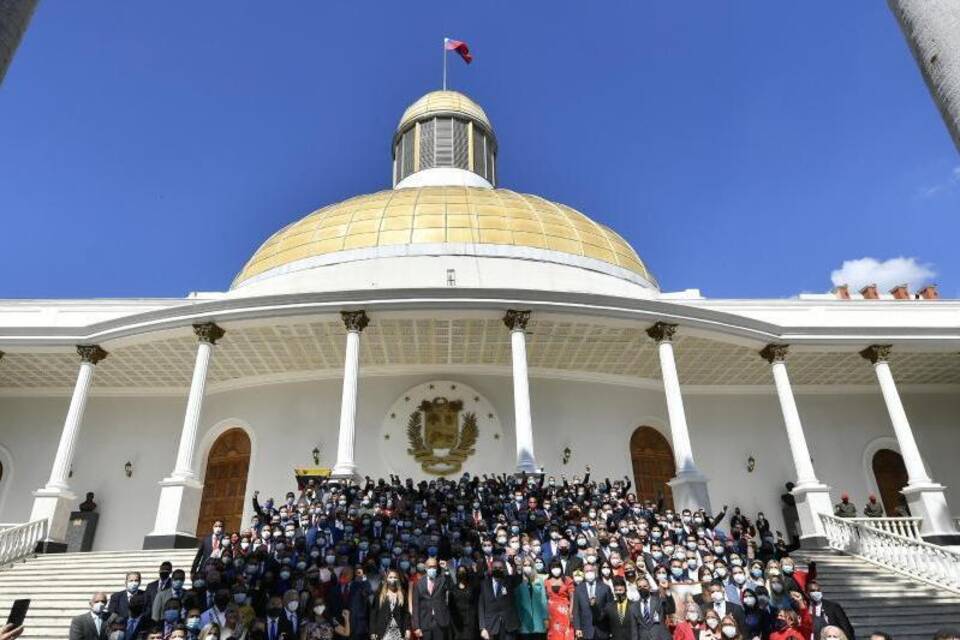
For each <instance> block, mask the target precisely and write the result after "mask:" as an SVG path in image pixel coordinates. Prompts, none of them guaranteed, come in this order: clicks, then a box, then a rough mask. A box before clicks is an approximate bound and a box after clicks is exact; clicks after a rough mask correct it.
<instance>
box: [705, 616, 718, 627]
mask: <svg viewBox="0 0 960 640" xmlns="http://www.w3.org/2000/svg"><path fill="white" fill-rule="evenodd" d="M707 626H708V627H710V628H711V629H716V628H717V627H719V626H720V621H719V620H717V619H716V618H707Z"/></svg>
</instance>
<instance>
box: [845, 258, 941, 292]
mask: <svg viewBox="0 0 960 640" xmlns="http://www.w3.org/2000/svg"><path fill="white" fill-rule="evenodd" d="M935 275H937V274H936V272H935V271H934V270H933V269H932V265H929V264H922V263H920V262H917V259H916V258H904V257H902V256H901V257H899V258H890V259H889V260H884V261H883V262H881V261H879V260H877V259H876V258H858V259H856V260H844V261H843V264H842V265H840V268H839V269H834V270H833V271H832V272H831V273H830V280H831V281H832V282H833V284H834V286H837V285H841V284H848V285H850V291H852V292H855V291H859V290H860V289H861V288H862V287H864V286H866V285H868V284H874V283H876V285H877V289H878V290H879V291H880V292H881V293H886V292H887V291H889V290H890V289H892V288H893V287H895V286H897V285H898V284H903V283H907V284H909V285H910V288H911V289H913V290H916V289H917V288H919V287H920V286H922V285H924V284H928V283H929V282H930V279H931V278H933V277H934V276H935Z"/></svg>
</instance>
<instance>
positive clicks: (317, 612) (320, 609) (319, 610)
mask: <svg viewBox="0 0 960 640" xmlns="http://www.w3.org/2000/svg"><path fill="white" fill-rule="evenodd" d="M326 610H327V606H326V605H323V604H318V605H317V606H315V607H314V608H313V613H314V615H316V616H317V617H320V616H322V615H323V612H324V611H326Z"/></svg>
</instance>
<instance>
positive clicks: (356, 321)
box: [331, 311, 370, 479]
mask: <svg viewBox="0 0 960 640" xmlns="http://www.w3.org/2000/svg"><path fill="white" fill-rule="evenodd" d="M340 315H341V316H342V317H343V324H344V326H346V327H347V347H346V353H345V354H344V357H343V393H342V395H341V396H340V433H339V436H338V439H337V463H336V464H335V465H333V471H332V472H331V475H332V476H334V477H337V478H344V479H354V478H356V477H357V465H356V462H355V461H354V457H353V454H354V447H355V445H356V441H357V377H358V375H359V373H360V332H361V331H363V330H364V329H365V328H366V326H367V324H369V323H370V319H369V318H368V317H367V314H366V312H365V311H341V312H340Z"/></svg>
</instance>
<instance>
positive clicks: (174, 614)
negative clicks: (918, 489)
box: [163, 609, 180, 624]
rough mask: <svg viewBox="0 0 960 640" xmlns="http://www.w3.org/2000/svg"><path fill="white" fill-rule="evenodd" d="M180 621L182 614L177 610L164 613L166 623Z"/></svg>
mask: <svg viewBox="0 0 960 640" xmlns="http://www.w3.org/2000/svg"><path fill="white" fill-rule="evenodd" d="M179 619H180V612H179V611H177V610H176V609H167V610H166V611H164V612H163V620H164V622H169V623H171V624H173V623H174V622H176V621H177V620H179Z"/></svg>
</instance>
